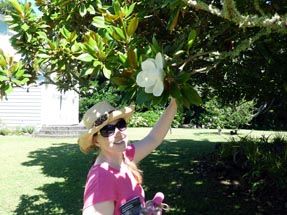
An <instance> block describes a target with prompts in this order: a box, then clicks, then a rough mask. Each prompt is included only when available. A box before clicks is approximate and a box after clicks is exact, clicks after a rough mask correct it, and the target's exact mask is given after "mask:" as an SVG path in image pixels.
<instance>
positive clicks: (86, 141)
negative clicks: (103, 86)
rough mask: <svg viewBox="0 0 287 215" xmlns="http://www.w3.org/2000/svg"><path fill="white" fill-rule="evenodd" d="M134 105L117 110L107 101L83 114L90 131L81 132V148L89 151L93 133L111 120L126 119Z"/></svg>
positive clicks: (131, 112) (84, 121)
mask: <svg viewBox="0 0 287 215" xmlns="http://www.w3.org/2000/svg"><path fill="white" fill-rule="evenodd" d="M134 109H135V107H134V106H128V107H124V108H122V109H120V110H116V109H115V108H114V107H113V106H112V105H111V104H109V103H108V102H106V101H103V102H100V103H97V104H95V105H94V106H93V107H91V108H90V109H89V110H87V112H86V113H85V114H84V116H83V123H84V125H85V127H86V128H87V129H88V131H87V132H86V133H84V134H81V135H80V137H79V139H78V144H79V145H80V149H81V151H82V152H84V153H88V152H89V151H90V150H91V148H93V147H94V145H93V135H94V134H95V133H97V132H98V131H99V130H101V128H103V127H104V126H105V125H107V124H108V123H109V122H111V121H114V120H116V119H121V118H122V119H124V120H126V121H128V120H129V118H130V117H131V116H132V115H133V113H134Z"/></svg>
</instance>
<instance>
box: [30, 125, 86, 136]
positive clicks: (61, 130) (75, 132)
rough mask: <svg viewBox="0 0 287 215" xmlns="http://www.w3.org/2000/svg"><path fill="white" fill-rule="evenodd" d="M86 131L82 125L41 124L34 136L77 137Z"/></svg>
mask: <svg viewBox="0 0 287 215" xmlns="http://www.w3.org/2000/svg"><path fill="white" fill-rule="evenodd" d="M85 132H87V129H86V128H85V127H83V126H82V125H49V126H43V127H42V128H41V129H40V130H39V131H38V132H37V133H36V134H35V136H36V137H56V138H61V137H63V138H64V137H79V135H80V134H82V133H85Z"/></svg>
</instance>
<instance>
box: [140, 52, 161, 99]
mask: <svg viewBox="0 0 287 215" xmlns="http://www.w3.org/2000/svg"><path fill="white" fill-rule="evenodd" d="M141 67H142V71H141V72H140V73H139V74H138V75H137V79H136V82H137V84H138V85H139V86H140V87H144V88H145V92H146V93H152V94H153V95H154V96H160V95H161V94H162V92H163V89H164V86H163V78H164V71H163V57H162V55H161V53H160V52H159V53H157V54H156V56H155V59H153V58H148V59H146V60H145V61H144V62H142V65H141Z"/></svg>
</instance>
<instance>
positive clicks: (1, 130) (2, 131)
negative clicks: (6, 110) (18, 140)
mask: <svg viewBox="0 0 287 215" xmlns="http://www.w3.org/2000/svg"><path fill="white" fill-rule="evenodd" d="M9 134H10V130H9V129H8V128H0V135H2V136H7V135H9Z"/></svg>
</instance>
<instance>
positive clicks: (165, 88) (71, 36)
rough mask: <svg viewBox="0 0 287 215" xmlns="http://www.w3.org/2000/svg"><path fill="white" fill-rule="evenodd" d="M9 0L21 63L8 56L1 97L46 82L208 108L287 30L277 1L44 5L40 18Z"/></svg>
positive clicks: (62, 1) (41, 0)
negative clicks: (208, 99) (213, 93)
mask: <svg viewBox="0 0 287 215" xmlns="http://www.w3.org/2000/svg"><path fill="white" fill-rule="evenodd" d="M10 2H11V4H12V5H13V7H14V10H12V11H11V12H10V14H9V16H7V17H6V20H7V22H8V23H9V25H10V28H11V29H12V30H14V31H15V35H14V36H13V37H12V39H11V41H12V44H13V47H14V48H15V49H17V51H18V53H19V54H21V56H22V58H21V61H19V62H14V61H13V60H12V59H10V58H7V56H6V55H5V54H4V53H3V52H1V54H0V56H1V59H0V64H1V73H0V84H1V87H0V90H1V95H2V96H3V95H5V94H7V93H9V92H10V91H11V90H12V89H13V87H14V86H21V85H29V84H32V83H36V81H37V80H38V77H39V76H43V77H44V78H45V79H42V80H43V81H42V83H53V84H55V85H57V86H58V88H59V89H60V90H64V91H65V90H68V89H74V90H76V91H78V92H80V93H82V94H85V92H96V91H97V86H98V85H97V84H112V85H114V86H116V87H117V89H118V90H119V91H121V92H123V93H122V94H123V100H124V101H125V102H131V101H136V102H137V103H138V104H141V103H149V104H150V103H154V104H156V103H165V102H166V100H167V99H168V97H169V96H173V97H175V98H176V99H177V101H178V103H180V104H183V105H185V106H186V107H189V106H190V105H191V104H196V105H199V104H201V102H202V101H201V97H200V96H199V95H203V94H204V92H205V89H210V87H211V86H212V87H215V88H216V89H217V90H219V91H222V90H224V89H226V88H227V89H228V90H230V91H232V87H233V85H236V84H239V82H238V83H236V79H235V77H237V78H238V77H240V75H241V74H243V73H238V71H237V70H238V68H244V66H245V63H244V62H245V61H246V59H249V58H250V56H251V55H252V54H249V53H250V52H251V53H252V52H254V51H255V50H256V47H258V44H257V42H258V41H261V40H262V38H266V37H268V36H271V35H274V34H277V35H280V36H281V35H286V32H287V30H286V25H287V24H286V23H287V18H286V17H287V16H286V14H285V10H286V8H285V7H284V8H283V9H278V5H279V6H280V3H278V2H275V1H265V0H256V1H253V2H250V1H247V0H246V1H242V0H216V1H214V0H212V1H211V0H210V1H209V0H205V1H203V0H202V1H200V0H199V1H192V0H175V1H169V0H162V1H156V0H141V1H132V0H131V1H127V0H125V1H123V0H115V1H99V0H96V1H95V0H85V1H79V0H75V1H66V0H57V1H54V0H51V1H47V0H36V5H37V7H38V9H39V11H41V14H35V13H34V12H33V9H32V7H31V4H30V3H25V4H20V3H18V2H17V1H16V0H11V1H10ZM282 4H283V6H284V3H282ZM283 6H282V7H283ZM279 8H280V7H279ZM270 38H271V37H270ZM256 52H257V51H256ZM275 52H276V53H277V50H274V53H275ZM281 53H286V50H285V48H283V49H281ZM256 56H257V55H256ZM258 65H259V64H258ZM233 66H234V68H232V67H233ZM255 67H256V66H255ZM255 67H254V68H255ZM234 70H236V72H234ZM256 70H258V71H260V72H261V73H262V74H263V72H262V71H267V69H266V68H265V67H264V66H263V65H261V67H260V68H259V66H258V68H256ZM216 74H220V77H219V76H216ZM244 74H247V72H244ZM248 74H249V73H248ZM250 74H252V73H250ZM264 74H266V73H264ZM210 77H214V78H210ZM228 80H230V81H228ZM95 82H97V84H95ZM37 83H39V82H37ZM218 83H219V84H220V85H221V84H222V83H224V86H222V87H221V86H218V85H219V84H218ZM234 83H235V84H234ZM40 84H41V83H40ZM241 84H242V83H241ZM243 84H244V83H243ZM253 84H254V82H253ZM237 86H238V85H237ZM241 88H244V87H241ZM250 92H254V91H250ZM258 92H260V91H258ZM241 93H242V96H245V95H243V94H246V93H247V92H244V91H241V92H240V93H239V94H241ZM231 94H232V93H231ZM253 96H255V95H253Z"/></svg>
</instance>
